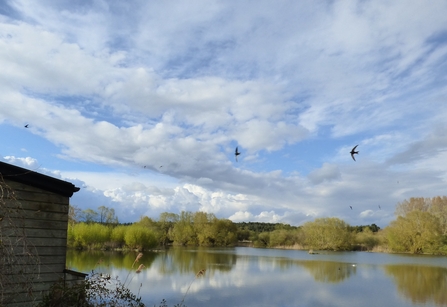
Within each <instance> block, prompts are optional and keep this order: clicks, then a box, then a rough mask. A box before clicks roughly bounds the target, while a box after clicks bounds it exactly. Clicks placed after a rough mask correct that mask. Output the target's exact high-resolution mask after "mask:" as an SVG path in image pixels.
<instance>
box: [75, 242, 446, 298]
mask: <svg viewBox="0 0 447 307" xmlns="http://www.w3.org/2000/svg"><path fill="white" fill-rule="evenodd" d="M137 254H138V253H136V252H135V253H133V252H131V253H113V252H78V251H69V252H68V254H67V266H68V267H70V268H72V269H75V270H78V271H82V272H86V273H88V272H90V271H91V270H92V269H94V270H95V271H99V272H104V273H111V274H112V276H120V279H121V280H127V281H128V282H127V284H128V285H129V288H130V289H131V291H132V292H134V293H140V295H141V296H142V298H143V301H144V302H145V303H146V305H147V306H154V305H156V306H158V303H159V302H160V301H161V299H166V300H167V301H168V305H169V306H172V305H174V304H178V303H179V302H180V301H181V299H182V298H183V296H184V295H185V293H186V291H188V287H189V286H190V285H191V287H190V289H189V292H188V295H187V296H186V300H185V304H186V305H187V306H190V307H201V306H215V307H221V306H222V307H223V306H331V307H332V306H339V307H342V306H364V307H367V306H375V307H376V306H382V307H383V306H393V307H399V306H400V307H404V306H405V307H408V306H420V305H421V303H423V304H424V307H433V306H447V298H446V293H447V291H446V290H447V259H446V258H440V257H438V258H436V257H431V258H427V257H410V258H409V257H405V256H399V255H386V254H372V253H353V252H351V253H333V254H332V253H328V254H324V255H323V254H322V255H318V257H315V256H309V255H308V254H307V253H306V252H300V251H281V250H280V251H276V250H266V249H250V248H228V249H223V248H222V249H207V248H171V249H168V250H166V251H161V252H145V253H144V256H143V258H142V259H141V260H140V263H142V264H144V265H145V266H146V268H145V269H144V270H143V272H141V273H140V274H136V273H135V272H132V273H131V274H130V273H129V269H130V268H131V266H132V264H133V262H134V260H135V257H136V256H137ZM100 260H102V261H100ZM399 262H400V263H399ZM352 263H356V264H357V266H353V265H352ZM429 263H435V264H436V267H434V266H430V265H429ZM439 263H441V265H439ZM442 263H446V264H445V265H443V264H442ZM438 266H440V267H438ZM201 269H206V270H207V271H206V273H205V276H203V277H201V278H199V279H197V278H195V275H196V274H197V272H199V271H200V270H201ZM394 285H396V286H394ZM397 294H400V295H397Z"/></svg>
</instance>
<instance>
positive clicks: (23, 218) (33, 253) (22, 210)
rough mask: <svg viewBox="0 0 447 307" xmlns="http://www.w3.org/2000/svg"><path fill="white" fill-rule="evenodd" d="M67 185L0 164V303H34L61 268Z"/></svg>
mask: <svg viewBox="0 0 447 307" xmlns="http://www.w3.org/2000/svg"><path fill="white" fill-rule="evenodd" d="M77 191H79V188H77V187H75V186H74V185H73V184H72V183H70V182H66V181H63V180H59V179H56V178H53V177H50V176H46V175H43V174H40V173H37V172H34V171H31V170H27V169H24V168H21V167H17V166H13V165H10V164H7V163H4V162H0V259H1V260H0V261H1V262H0V291H1V293H0V306H34V305H35V304H37V303H38V302H39V301H40V300H41V299H42V295H43V294H45V293H47V292H48V291H49V289H50V288H51V286H52V285H54V284H55V283H57V282H61V283H64V281H65V282H72V281H76V280H83V279H84V278H85V274H82V273H76V272H73V271H69V270H66V269H65V261H66V250H67V228H68V211H69V199H70V197H71V196H72V195H73V193H74V192H77Z"/></svg>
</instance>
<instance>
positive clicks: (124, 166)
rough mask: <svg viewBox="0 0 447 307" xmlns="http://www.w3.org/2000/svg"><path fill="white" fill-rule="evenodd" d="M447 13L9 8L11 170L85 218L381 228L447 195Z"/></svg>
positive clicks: (317, 6) (305, 6)
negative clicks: (98, 213) (420, 202)
mask: <svg viewBox="0 0 447 307" xmlns="http://www.w3.org/2000/svg"><path fill="white" fill-rule="evenodd" d="M446 12H447V2H446V1H445V0H432V1H430V2H423V1H408V0H395V1H385V0H374V1H372V0H359V1H357V0H343V1H336V0H333V1H329V0H302V1H287V0H284V1H263V0H258V1H223V0H206V1H203V0H191V1H187V2H185V1H172V0H166V1H146V0H144V1H143V0H141V1H139V0H129V1H120V0H108V1H102V0H93V1H85V0H78V1H72V0H61V1H52V0H33V1H29V0H28V1H26V0H2V1H0V135H1V140H2V142H1V143H0V160H1V161H3V162H6V163H10V164H13V165H18V166H20V167H25V168H28V169H31V170H34V171H36V172H40V173H43V174H46V175H49V176H53V177H56V178H59V179H62V180H66V181H69V182H72V183H73V184H75V185H76V186H77V187H80V188H81V189H80V191H79V192H77V193H75V194H74V195H73V196H72V198H71V199H70V203H71V204H72V205H75V206H77V207H79V208H80V209H82V210H85V209H88V208H90V209H94V210H96V209H97V208H98V207H99V206H106V207H109V208H113V209H115V212H116V214H117V216H118V219H119V221H120V222H135V221H138V220H139V219H140V217H142V216H148V217H151V218H154V219H156V218H158V217H159V215H160V213H162V212H172V213H180V212H181V211H191V212H196V211H203V212H207V213H213V214H214V215H216V216H217V217H218V218H227V219H230V220H232V221H234V222H242V221H245V222H249V221H252V222H256V221H257V222H272V223H287V224H291V225H295V226H299V225H302V224H303V223H305V222H307V221H313V220H314V219H316V218H323V217H337V218H340V219H342V220H344V221H345V222H347V223H349V224H351V225H367V224H372V223H375V224H377V225H378V226H380V227H382V228H383V227H386V226H387V225H388V224H389V223H390V221H392V220H394V219H395V215H394V212H395V207H396V205H397V204H398V203H399V202H402V201H404V200H406V199H409V198H410V197H434V196H443V195H446V194H447V120H446V119H447V74H446V72H447V14H446ZM25 125H28V126H27V128H26V127H25ZM355 145H358V147H357V150H358V151H359V154H358V155H355V159H356V161H354V160H353V159H352V158H351V155H350V151H351V149H352V148H353V147H354V146H355ZM236 147H238V150H239V151H240V152H241V154H240V155H239V156H238V161H236V159H235V155H234V153H235V148H236ZM350 207H352V209H351V208H350Z"/></svg>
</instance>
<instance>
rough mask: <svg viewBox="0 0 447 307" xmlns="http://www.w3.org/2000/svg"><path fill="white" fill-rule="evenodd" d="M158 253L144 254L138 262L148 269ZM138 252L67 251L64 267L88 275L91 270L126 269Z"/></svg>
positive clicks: (128, 268)
mask: <svg viewBox="0 0 447 307" xmlns="http://www.w3.org/2000/svg"><path fill="white" fill-rule="evenodd" d="M157 254H158V253H145V254H144V255H143V258H141V260H140V261H139V262H140V263H144V265H145V266H146V267H150V266H151V265H152V263H153V262H154V260H155V258H156V257H157ZM137 255H138V252H123V253H122V252H110V251H76V250H68V251H67V263H66V266H67V268H69V269H75V270H77V271H80V272H84V273H88V272H91V271H92V270H95V271H101V272H108V271H109V270H110V269H111V268H118V269H127V270H130V269H131V268H132V264H133V263H134V261H135V258H136V257H137Z"/></svg>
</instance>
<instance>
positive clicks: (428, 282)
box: [385, 265, 447, 306]
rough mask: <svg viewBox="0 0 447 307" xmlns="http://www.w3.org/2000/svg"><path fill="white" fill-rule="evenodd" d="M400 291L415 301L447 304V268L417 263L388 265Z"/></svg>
mask: <svg viewBox="0 0 447 307" xmlns="http://www.w3.org/2000/svg"><path fill="white" fill-rule="evenodd" d="M385 272H386V273H387V274H388V275H390V276H391V277H392V278H393V280H394V283H395V284H396V286H397V289H398V290H399V292H400V293H401V294H402V295H403V296H404V297H405V298H407V299H410V300H411V301H412V302H413V303H419V304H420V303H424V304H426V303H430V302H433V303H435V304H436V305H437V306H447V268H437V267H429V266H415V265H387V266H385Z"/></svg>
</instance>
